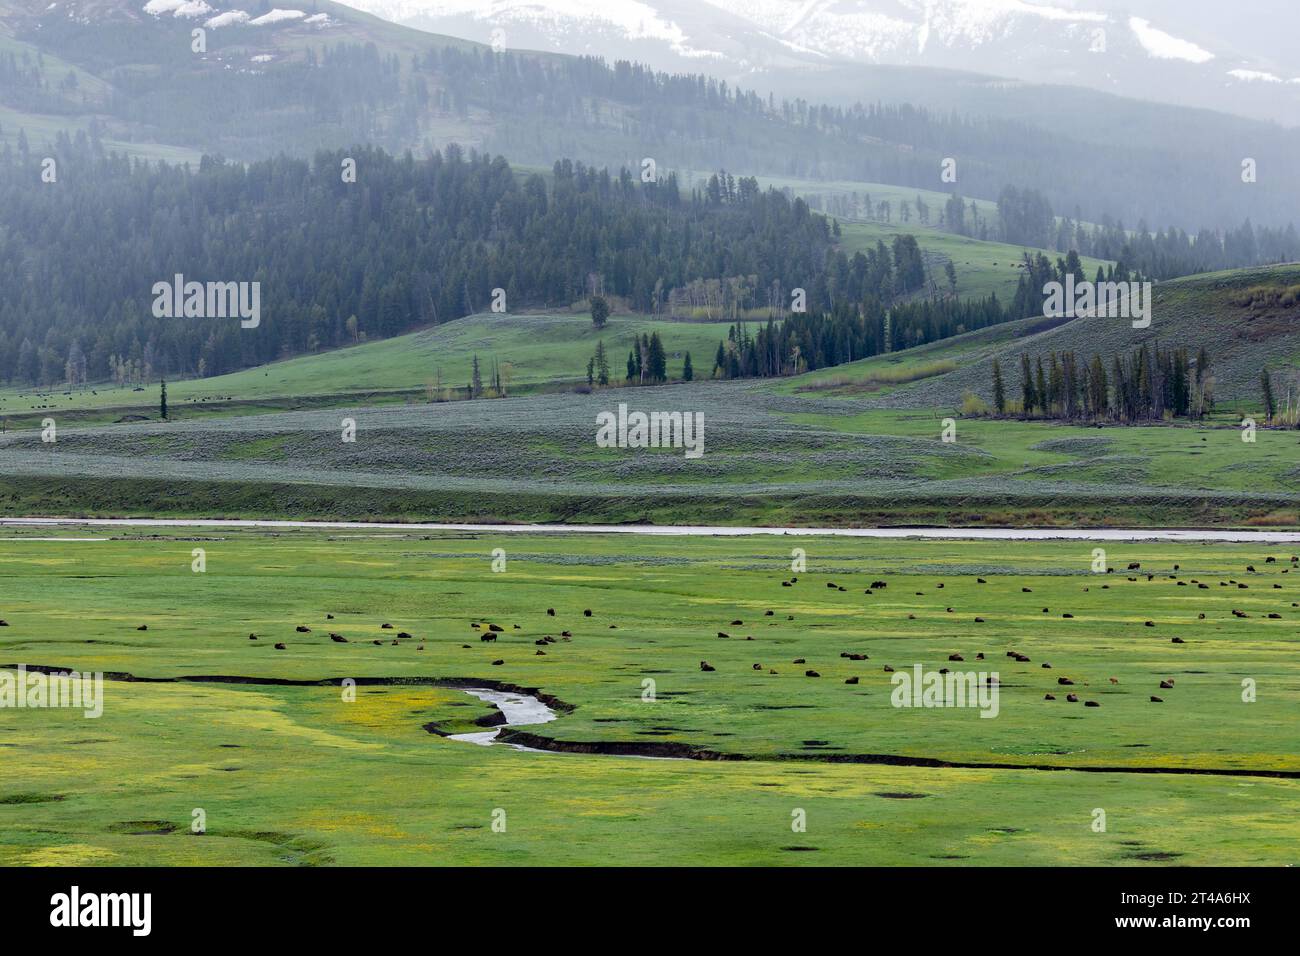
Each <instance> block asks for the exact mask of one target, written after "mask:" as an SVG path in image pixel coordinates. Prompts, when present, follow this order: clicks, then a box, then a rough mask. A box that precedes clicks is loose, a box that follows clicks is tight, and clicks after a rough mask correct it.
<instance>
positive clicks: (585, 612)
mask: <svg viewBox="0 0 1300 956" xmlns="http://www.w3.org/2000/svg"><path fill="white" fill-rule="evenodd" d="M582 616H583V617H591V608H587V609H586V610H585V611H583V612H582Z"/></svg>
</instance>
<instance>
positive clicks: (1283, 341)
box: [0, 267, 1300, 526]
mask: <svg viewBox="0 0 1300 956" xmlns="http://www.w3.org/2000/svg"><path fill="white" fill-rule="evenodd" d="M1298 274H1300V268H1297V267H1285V268H1281V269H1273V270H1257V271H1251V272H1247V273H1242V274H1235V273H1234V274H1225V275H1221V276H1210V277H1204V278H1201V279H1197V280H1188V281H1184V282H1173V283H1167V284H1165V285H1163V286H1161V287H1160V290H1161V291H1160V293H1159V296H1158V299H1157V310H1156V313H1155V320H1154V323H1153V330H1159V332H1160V334H1161V336H1162V338H1161V341H1162V342H1164V343H1169V342H1177V343H1179V344H1188V345H1190V346H1191V347H1192V348H1195V347H1196V343H1197V341H1198V340H1204V339H1206V338H1212V339H1213V341H1211V342H1209V344H1208V346H1207V347H1209V348H1210V350H1211V354H1212V356H1213V357H1214V363H1215V371H1216V375H1218V376H1220V378H1219V383H1218V386H1217V389H1218V395H1219V399H1220V413H1219V414H1218V415H1217V416H1216V417H1215V418H1213V419H1212V420H1210V421H1208V422H1206V423H1203V424H1202V425H1200V426H1196V427H1189V426H1178V427H1169V426H1161V425H1156V426H1148V427H1142V428H1104V429H1098V428H1089V427H1084V426H1079V425H1073V426H1067V425H1060V424H1052V423H1041V422H1020V421H990V420H964V421H962V422H960V423H959V427H958V433H957V442H956V443H955V444H945V443H943V442H941V441H940V440H939V439H940V430H941V419H942V418H943V417H945V416H946V415H950V414H953V413H954V412H955V411H956V406H957V402H958V401H959V400H960V395H961V392H962V391H963V390H964V388H965V387H967V386H964V385H963V384H962V383H963V382H965V381H969V380H970V378H971V376H972V375H974V374H975V373H974V372H972V369H974V370H978V369H979V368H980V367H982V366H983V365H987V363H988V361H989V356H990V355H992V354H1001V355H1003V356H1004V368H1006V369H1007V370H1008V372H1007V374H1008V383H1009V384H1008V389H1009V391H1011V392H1014V390H1015V387H1016V385H1015V382H1016V376H1017V373H1016V372H1015V371H1014V368H1015V364H1016V363H1015V362H1014V357H1015V356H1016V355H1018V353H1019V351H1020V349H1022V348H1026V347H1030V348H1032V347H1033V346H1030V345H1028V344H1027V343H1039V347H1043V348H1046V347H1047V346H1046V345H1043V344H1042V343H1045V342H1053V343H1055V347H1058V348H1060V347H1063V345H1062V343H1065V344H1066V345H1070V344H1073V347H1076V348H1084V349H1089V348H1092V347H1096V346H1098V345H1100V346H1102V347H1124V348H1130V347H1132V344H1133V342H1134V341H1137V340H1139V339H1138V337H1137V334H1136V333H1134V332H1133V330H1131V329H1130V328H1129V327H1128V325H1127V323H1123V322H1118V323H1116V322H1112V323H1111V325H1112V326H1122V328H1111V327H1108V328H1107V329H1104V330H1100V331H1097V330H1089V329H1081V328H1079V327H1078V326H1079V320H1075V321H1074V322H1068V323H1065V324H1064V325H1061V326H1059V327H1057V328H1055V329H1053V330H1051V331H1047V332H1037V333H1034V332H1033V329H1034V328H1036V327H1041V323H1038V322H1035V321H1034V320H1026V321H1023V322H1019V323H1011V324H1009V325H1007V326H1003V327H997V328H993V329H987V330H983V331H981V332H978V333H972V334H970V335H967V336H963V337H959V338H957V339H954V340H951V341H947V342H941V343H936V344H934V345H931V346H927V347H925V348H921V349H916V350H912V351H909V352H904V353H895V354H893V355H890V356H881V357H878V358H876V359H872V360H869V361H865V362H861V363H854V364H852V365H848V366H842V367H839V368H836V369H829V370H824V371H822V372H817V373H813V374H811V375H807V376H803V377H800V378H798V379H789V380H781V381H779V382H732V383H720V382H698V383H695V384H693V385H689V386H670V387H667V388H654V389H617V390H610V391H606V390H598V391H597V392H596V393H595V394H593V395H589V396H579V395H573V394H539V395H532V396H528V397H526V398H514V399H510V400H506V401H479V402H472V403H466V402H453V403H444V404H439V405H428V404H425V403H424V401H423V400H422V394H421V392H420V390H419V384H420V382H421V381H425V380H428V379H430V378H432V368H433V366H434V365H435V364H436V365H438V366H439V367H441V368H442V369H445V370H446V371H444V381H445V382H447V383H448V384H459V382H462V381H464V380H465V379H466V378H468V374H469V373H468V367H467V365H468V359H469V356H470V355H471V354H473V353H474V352H476V351H477V352H478V353H479V354H480V355H481V356H482V357H484V358H487V357H488V356H490V355H496V356H497V357H498V358H499V359H501V360H502V361H510V362H513V363H515V373H516V384H518V385H520V386H521V387H526V383H527V382H529V381H535V380H536V379H534V378H532V376H534V375H537V376H543V377H544V376H545V375H548V374H553V372H554V369H556V368H560V369H566V370H568V371H567V373H566V374H568V375H570V376H573V377H576V376H577V375H579V374H581V371H582V369H583V367H584V366H585V359H586V356H587V355H588V354H590V349H591V348H592V346H593V343H592V339H593V338H594V335H595V333H594V332H592V330H591V329H590V327H589V323H587V322H586V320H585V319H583V318H581V317H568V318H556V317H513V318H509V319H503V318H490V317H489V318H483V317H480V318H476V319H471V320H466V321H463V322H457V323H451V324H449V325H446V326H443V327H440V328H439V329H436V330H433V331H432V332H429V333H420V334H419V335H417V336H414V337H407V338H405V339H401V340H393V341H392V342H380V343H373V344H371V345H366V346H361V347H358V348H355V349H349V350H343V351H339V352H336V353H331V354H329V355H324V356H316V357H312V358H306V359H299V360H294V361H292V362H286V363H282V364H280V365H277V366H271V367H269V368H267V369H259V370H253V371H251V372H245V373H240V375H239V376H232V377H231V379H238V380H239V381H240V382H244V383H248V384H247V385H245V384H240V385H239V387H238V390H237V391H236V390H235V389H227V390H225V394H226V395H230V394H235V395H236V397H237V398H241V399H243V398H248V399H249V400H250V401H251V402H253V404H252V405H250V406H247V407H246V406H238V407H235V406H232V405H231V404H229V403H226V404H223V403H217V402H212V403H202V402H197V403H196V402H192V401H190V400H191V399H193V398H195V397H198V396H196V395H194V394H192V393H187V392H186V389H187V388H190V387H196V386H201V387H205V388H211V387H212V383H214V382H216V383H219V384H224V380H222V379H213V380H208V381H207V382H199V383H180V384H177V385H176V386H174V388H173V392H172V395H173V398H172V407H173V409H176V410H177V417H178V418H179V420H178V421H176V422H173V423H171V424H159V423H137V424H130V425H118V426H113V427H109V428H94V427H90V428H85V427H79V425H81V424H84V423H79V422H78V421H77V419H76V416H75V415H73V414H70V413H68V412H63V413H62V414H60V413H59V411H58V410H57V403H58V402H59V401H66V400H67V397H65V396H54V397H53V398H54V405H55V409H56V410H54V411H51V410H50V409H48V408H46V409H38V410H35V411H28V413H27V415H26V416H24V417H23V418H21V419H18V420H16V422H17V424H19V425H23V426H29V427H20V428H18V429H17V430H16V431H12V432H11V433H10V434H8V435H6V436H0V450H3V455H2V456H0V472H2V473H3V475H4V478H3V482H2V483H0V509H2V510H3V511H5V512H7V513H11V514H23V513H47V514H49V513H54V514H121V513H134V514H141V513H143V514H149V513H168V514H198V515H231V516H235V515H242V516H274V517H280V516H286V515H288V516H295V515H301V516H319V517H348V518H385V517H386V518H394V519H400V518H408V519H410V518H416V519H425V520H430V519H438V518H443V519H449V520H450V519H457V520H521V521H530V520H531V521H537V520H569V521H638V520H648V521H655V522H659V523H684V522H686V523H689V522H701V523H723V524H727V523H732V524H740V523H755V524H765V525H766V524H772V525H779V524H802V525H823V524H830V525H838V524H844V525H864V524H866V525H871V524H889V525H897V524H917V523H922V524H956V525H973V524H1013V525H1015V524H1035V525H1054V526H1063V525H1070V524H1076V523H1077V524H1085V525H1120V526H1124V525H1166V526H1209V525H1225V524H1227V525H1237V526H1242V525H1247V526H1249V525H1255V526H1279V525H1280V526H1294V525H1295V524H1296V523H1297V522H1300V505H1298V500H1300V499H1298V496H1297V492H1298V491H1300V468H1298V467H1297V436H1296V434H1295V433H1294V432H1291V431H1283V430H1272V429H1264V430H1261V431H1260V432H1259V435H1258V440H1257V441H1256V442H1255V443H1253V444H1248V443H1243V442H1242V441H1241V440H1240V435H1239V430H1238V429H1237V428H1236V419H1235V418H1234V417H1233V415H1234V414H1238V413H1242V412H1245V413H1250V414H1254V415H1259V413H1260V410H1259V408H1258V405H1257V402H1256V401H1255V400H1253V398H1252V391H1251V386H1252V385H1253V382H1252V379H1253V377H1254V373H1253V371H1252V369H1254V368H1257V367H1258V365H1257V364H1256V363H1258V362H1260V361H1264V360H1267V361H1269V362H1270V363H1272V362H1274V361H1277V363H1278V364H1277V365H1275V366H1274V371H1275V372H1277V371H1279V370H1280V368H1281V366H1282V365H1284V364H1285V361H1286V360H1287V359H1288V358H1289V357H1290V356H1292V355H1293V354H1294V350H1295V348H1296V340H1295V337H1294V336H1293V335H1291V334H1289V332H1288V328H1289V327H1288V326H1287V325H1286V323H1287V322H1291V321H1293V320H1292V319H1290V318H1288V317H1287V316H1285V315H1283V316H1260V317H1258V318H1257V319H1255V320H1253V321H1247V320H1246V319H1245V318H1244V317H1242V316H1240V315H1235V314H1234V310H1235V307H1230V298H1229V297H1230V296H1231V295H1233V294H1235V293H1234V290H1235V289H1237V288H1239V287H1244V286H1249V285H1254V284H1258V283H1259V282H1261V281H1264V280H1271V281H1276V282H1283V283H1286V282H1290V281H1291V278H1292V277H1293V276H1295V275H1298ZM638 322H644V320H636V319H630V318H629V319H623V318H620V319H616V320H615V322H614V324H613V325H612V326H611V329H610V336H611V338H612V339H614V340H615V341H618V340H617V339H616V338H615V337H616V336H617V333H618V330H619V326H622V325H626V327H627V328H638V329H640V328H641V326H640V325H637V323H638ZM539 328H544V329H547V330H549V331H548V336H549V332H554V335H555V338H553V339H551V338H549V337H548V336H539V335H538V334H537V333H538V330H539ZM1261 328H1265V329H1266V330H1271V331H1272V333H1273V334H1271V335H1269V336H1261V335H1259V334H1258V332H1259V330H1260V329H1261ZM503 329H506V330H508V334H503ZM1103 333H1106V334H1103ZM719 334H720V327H719V326H717V325H713V326H703V325H688V324H680V323H674V324H668V326H667V328H666V329H665V330H664V335H665V338H666V341H667V342H668V344H669V349H670V351H675V350H676V349H677V348H679V347H681V346H682V345H684V344H685V343H683V342H682V340H681V338H680V336H682V335H699V336H702V339H701V344H702V345H703V346H704V347H703V348H702V349H700V351H702V352H703V362H702V363H701V362H698V361H697V367H707V365H708V361H709V360H708V355H709V354H710V353H711V348H710V347H709V346H710V345H711V343H713V342H714V341H716V337H717V336H718V335H719ZM1148 334H1150V333H1148ZM1108 335H1109V337H1108ZM539 338H543V339H545V341H542V342H540V343H539V341H538V339H539ZM1112 340H1113V342H1112ZM413 343H419V345H418V347H417V346H415V345H413ZM622 347H623V346H622V345H621V342H620V344H617V345H616V344H611V345H610V351H611V359H612V365H613V366H614V370H615V372H616V374H617V370H618V368H619V366H620V365H621V361H620V353H621V352H622ZM359 358H360V359H365V361H366V362H368V363H369V362H373V365H369V366H366V367H362V366H357V365H354V363H356V362H357V360H358V359H359ZM456 363H459V365H457V364H456ZM357 368H362V374H360V375H358V373H357ZM670 369H671V370H672V371H675V370H676V369H675V367H674V366H673V365H670ZM909 377H917V378H918V379H919V380H918V381H914V382H906V381H903V382H901V383H900V382H899V379H900V378H902V379H906V378H909ZM1275 381H1277V382H1278V383H1279V387H1278V391H1279V394H1280V395H1285V390H1286V384H1285V376H1284V375H1278V376H1276V379H1275ZM1234 383H1236V384H1238V385H1239V388H1238V389H1237V390H1236V391H1234V390H1233V386H1234ZM385 385H391V386H393V387H397V386H399V385H406V386H407V387H408V388H409V387H411V386H414V387H415V389H416V391H415V392H414V393H411V392H408V393H406V394H405V396H404V397H406V398H407V399H408V405H407V406H406V407H401V408H398V407H393V406H392V405H389V406H387V407H385V406H382V405H379V406H376V405H373V397H374V395H375V392H374V389H375V388H376V387H383V386H385ZM349 388H356V389H363V388H368V389H370V390H369V391H366V392H362V391H357V392H351V393H350V399H351V401H352V402H353V403H355V404H354V405H353V406H352V407H351V409H350V410H349V411H347V412H346V413H344V412H342V411H330V410H328V409H319V410H315V411H311V410H306V409H310V408H311V407H312V405H313V402H312V400H311V398H310V396H311V394H312V392H313V391H315V392H330V391H339V390H346V389H349ZM209 394H212V393H209ZM283 394H293V395H295V396H296V397H294V398H292V399H284V400H277V399H274V398H273V397H271V396H276V395H283ZM258 396H263V397H262V398H260V399H259V398H258ZM94 398H95V399H96V400H98V401H103V402H109V401H110V400H111V396H94ZM146 400H147V401H149V402H150V403H151V402H152V401H153V396H152V395H150V396H149V397H148V398H147V399H146ZM321 400H322V401H326V400H327V401H329V402H336V401H337V399H335V398H329V399H321ZM27 401H28V403H29V404H30V403H31V402H32V400H31V399H30V398H28V399H27ZM277 401H279V402H281V405H282V407H283V403H284V402H289V403H292V404H293V405H299V406H301V407H302V408H303V409H304V410H302V411H295V412H293V413H285V412H274V413H271V414H255V415H245V416H240V415H237V414H236V412H239V411H251V412H257V411H261V412H272V411H273V409H272V406H273V405H274V404H275V403H276V402H277ZM368 402H370V403H372V404H370V405H369V407H356V406H357V405H361V406H365V405H366V404H367V403H368ZM618 402H628V403H629V404H630V405H632V406H633V407H636V408H643V409H662V410H665V411H682V410H687V411H697V412H699V413H701V414H703V415H704V417H705V420H706V422H707V426H706V431H707V439H706V455H705V456H704V457H703V458H702V459H699V460H695V461H691V460H686V459H684V458H683V456H682V453H681V451H680V450H671V449H662V450H649V451H643V452H636V451H626V450H624V451H620V450H616V449H598V448H596V447H595V444H594V429H595V426H594V422H595V416H596V414H597V413H598V412H600V411H604V410H607V409H610V408H613V407H614V406H615V405H616V404H617V403H618ZM947 402H951V403H952V404H945V403H947ZM41 403H42V402H40V401H38V402H36V404H41ZM69 404H71V403H70V402H69ZM889 406H902V407H889ZM909 406H910V407H909ZM199 410H203V411H205V412H212V411H218V410H219V412H220V414H224V415H225V416H226V417H225V418H223V419H210V418H207V417H205V416H203V415H200V414H196V413H197V412H198V411H199ZM148 413H149V414H152V413H153V412H152V409H149V410H148ZM46 414H52V415H53V417H55V418H56V420H57V421H58V423H59V428H60V431H59V440H58V442H57V444H54V445H46V444H43V443H41V442H40V441H39V435H38V433H37V430H36V428H35V426H36V425H39V422H40V419H41V417H43V416H44V415H46ZM100 414H102V415H103V416H105V417H106V416H109V415H117V414H118V413H117V412H116V411H107V410H105V411H103V412H101V413H100ZM344 414H346V415H347V416H350V417H354V418H355V419H356V420H357V422H358V426H359V432H358V440H357V441H356V442H355V443H351V444H349V443H343V442H340V441H339V434H340V433H339V428H340V419H341V416H342V415H344ZM356 489H365V494H362V495H358V494H357V493H356Z"/></svg>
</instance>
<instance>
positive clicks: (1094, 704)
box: [1083, 700, 1101, 707]
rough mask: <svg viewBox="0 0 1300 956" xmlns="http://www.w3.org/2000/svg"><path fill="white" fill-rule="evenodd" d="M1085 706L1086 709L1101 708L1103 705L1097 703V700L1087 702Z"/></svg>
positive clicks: (1084, 703)
mask: <svg viewBox="0 0 1300 956" xmlns="http://www.w3.org/2000/svg"><path fill="white" fill-rule="evenodd" d="M1083 706H1084V707H1100V706H1101V704H1099V703H1097V702H1096V701H1095V700H1085V701H1084V702H1083Z"/></svg>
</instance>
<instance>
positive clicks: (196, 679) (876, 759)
mask: <svg viewBox="0 0 1300 956" xmlns="http://www.w3.org/2000/svg"><path fill="white" fill-rule="evenodd" d="M19 667H25V668H26V669H27V671H28V672H30V673H34V674H37V673H39V674H66V673H68V672H69V671H72V670H75V668H70V667H50V666H48V665H45V664H26V665H20V664H2V665H0V670H8V671H13V670H17V669H18V668H19ZM348 679H349V678H345V677H326V678H322V679H320V680H294V679H291V678H285V677H239V676H233V675H222V674H198V675H192V676H182V677H139V676H136V675H135V674H128V673H125V672H122V671H112V672H109V671H105V672H104V680H107V681H122V682H124V683H137V684H182V683H196V684H252V685H260V686H266V687H338V686H341V685H342V683H343V681H344V680H348ZM350 679H351V680H353V681H355V682H356V686H358V687H375V686H383V685H390V686H416V687H455V688H459V689H462V690H465V691H466V693H469V694H472V695H473V696H475V697H478V698H479V699H480V700H483V701H484V702H485V703H487V704H489V705H490V706H492V708H493V709H494V713H492V714H490V715H488V716H485V717H480V718H479V719H478V720H477V721H476V723H478V724H479V725H480V726H482V727H487V728H492V727H496V728H499V729H498V730H497V731H495V732H492V733H491V736H488V734H486V733H485V734H478V733H470V734H453V733H450V732H448V731H447V730H445V729H443V728H442V727H441V726H440V725H439V723H438V722H437V721H432V722H430V723H427V724H424V725H423V727H424V729H425V730H426V731H428V732H429V733H431V734H435V735H437V736H439V737H445V738H447V739H449V740H457V741H460V742H466V743H475V744H480V745H491V744H495V743H500V744H507V745H509V746H510V747H511V748H512V749H515V750H526V751H541V752H545V753H568V754H588V755H603V756H610V757H656V758H660V759H664V758H668V759H673V758H676V759H685V760H756V761H801V762H811V763H857V764H883V765H886V766H894V767H923V768H926V769H932V770H945V769H947V770H1057V771H1075V772H1078V773H1143V774H1151V773H1167V774H1195V775H1201V776H1216V777H1276V778H1283V779H1291V780H1295V779H1300V770H1249V769H1243V768H1237V767H1231V768H1214V767H1148V766H1144V767H1113V766H1111V767H1106V766H1058V765H1054V764H1037V763H984V762H979V761H957V760H941V759H939V758H936V757H910V756H905V755H901V754H826V753H820V754H804V753H790V754H771V755H767V754H763V755H758V754H745V753H726V752H723V751H718V750H710V749H708V748H705V747H699V746H697V745H695V744H688V743H678V742H673V741H595V740H592V741H582V740H557V739H555V738H553V737H543V736H541V735H540V734H535V733H531V732H530V731H526V730H511V729H510V726H511V724H512V723H513V725H515V726H535V725H536V724H541V723H549V722H550V721H553V720H556V719H558V718H559V716H561V715H563V714H567V713H572V712H573V711H574V710H575V709H576V707H575V706H574V705H573V704H569V703H566V702H564V701H562V700H560V699H559V698H557V697H555V696H553V695H551V694H546V693H544V692H542V691H541V690H539V689H537V688H535V687H520V686H519V685H517V684H510V683H506V682H503V681H495V680H490V679H487V678H480V677H354V678H350ZM485 695H490V696H485ZM497 695H509V696H510V697H515V698H526V699H525V700H521V701H518V702H517V705H516V706H517V707H518V713H519V715H520V716H519V718H518V719H517V720H514V721H510V720H509V716H508V715H507V713H506V712H505V711H503V710H502V709H501V708H500V707H498V706H497V704H496V702H495V700H494V698H495V697H496V696H497ZM525 715H526V716H525ZM533 717H541V718H542V719H537V720H534V719H532V718H533ZM525 720H526V721H527V722H526V723H525Z"/></svg>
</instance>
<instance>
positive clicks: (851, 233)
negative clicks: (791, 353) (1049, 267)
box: [840, 193, 1113, 305]
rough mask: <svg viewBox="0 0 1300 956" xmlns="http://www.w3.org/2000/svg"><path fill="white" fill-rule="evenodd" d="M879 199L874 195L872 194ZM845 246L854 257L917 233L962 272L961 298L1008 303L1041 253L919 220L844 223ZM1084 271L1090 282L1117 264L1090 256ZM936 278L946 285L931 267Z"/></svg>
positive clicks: (842, 243)
mask: <svg viewBox="0 0 1300 956" xmlns="http://www.w3.org/2000/svg"><path fill="white" fill-rule="evenodd" d="M873 196H874V193H873ZM840 230H841V236H842V238H841V240H840V246H841V248H842V249H843V250H844V251H845V252H846V253H847V254H849V255H852V254H853V253H855V252H865V251H866V250H867V249H871V248H874V247H875V245H876V243H877V242H883V243H884V244H885V245H886V246H888V245H889V244H890V243H892V242H893V240H894V237H895V236H905V235H914V236H916V241H917V244H918V245H920V247H921V251H922V252H924V253H927V254H930V255H932V256H942V257H944V258H947V259H951V260H952V264H953V269H954V270H955V271H956V273H957V294H958V295H960V296H961V297H962V298H984V297H986V296H989V295H992V294H995V293H996V295H997V297H998V299H999V300H1000V301H1001V302H1002V303H1003V304H1004V305H1005V304H1007V303H1008V302H1010V301H1011V299H1012V297H1013V296H1014V295H1015V294H1016V283H1017V282H1018V281H1019V280H1020V275H1021V273H1022V272H1024V268H1023V264H1024V258H1025V253H1026V252H1029V253H1031V254H1034V253H1037V252H1039V251H1040V250H1037V249H1027V248H1025V247H1023V246H1013V245H1008V244H1007V243H1004V242H992V241H989V240H984V239H974V238H971V237H970V236H959V235H957V234H955V233H951V232H945V231H943V230H941V229H936V228H934V227H931V226H922V225H919V224H917V223H916V222H915V221H913V222H910V223H903V222H892V223H887V222H841V223H840ZM1047 256H1048V258H1049V259H1052V260H1053V261H1055V260H1056V259H1058V258H1060V255H1059V254H1058V253H1055V252H1048V253H1047ZM1082 262H1083V268H1084V271H1086V272H1087V274H1088V276H1089V278H1091V277H1092V276H1093V275H1095V274H1096V272H1097V267H1098V266H1101V267H1103V268H1104V267H1105V266H1107V265H1113V263H1108V262H1106V261H1105V260H1102V259H1094V258H1092V257H1091V256H1084V257H1082ZM931 268H932V271H933V272H934V280H935V282H936V283H938V285H939V286H940V287H941V288H946V287H947V282H946V280H945V279H944V277H943V272H942V267H939V268H935V267H933V266H932V267H931Z"/></svg>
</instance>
